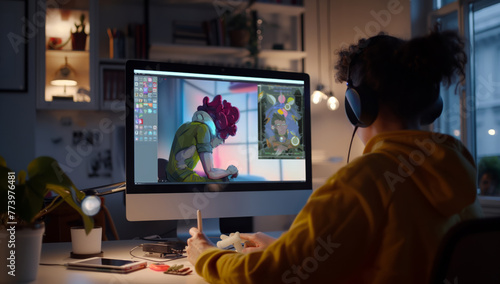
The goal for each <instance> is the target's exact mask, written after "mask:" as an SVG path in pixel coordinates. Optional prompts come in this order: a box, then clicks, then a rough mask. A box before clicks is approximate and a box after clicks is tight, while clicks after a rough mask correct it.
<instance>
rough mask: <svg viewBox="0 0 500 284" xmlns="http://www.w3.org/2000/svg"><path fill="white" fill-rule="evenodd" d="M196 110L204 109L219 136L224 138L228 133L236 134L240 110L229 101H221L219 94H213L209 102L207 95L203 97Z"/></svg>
mask: <svg viewBox="0 0 500 284" xmlns="http://www.w3.org/2000/svg"><path fill="white" fill-rule="evenodd" d="M198 110H202V111H206V112H207V113H208V114H209V115H210V117H212V119H213V121H214V123H215V127H216V128H217V133H218V134H219V136H220V138H222V139H224V140H226V139H227V138H228V137H229V135H231V136H234V135H236V130H237V129H238V128H237V127H236V122H238V120H239V118H240V111H239V110H238V108H237V107H234V106H232V105H231V103H230V102H228V101H226V100H224V101H223V100H222V96H221V95H217V96H215V97H214V99H213V100H212V101H211V102H210V99H209V98H208V97H204V98H203V105H201V106H198Z"/></svg>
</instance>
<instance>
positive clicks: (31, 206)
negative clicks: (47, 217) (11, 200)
mask: <svg viewBox="0 0 500 284" xmlns="http://www.w3.org/2000/svg"><path fill="white" fill-rule="evenodd" d="M44 196H45V195H44V194H43V192H41V191H39V190H37V189H34V188H33V187H32V186H31V184H30V183H29V181H28V182H27V183H26V184H24V185H17V186H16V214H17V216H18V217H19V219H21V220H23V221H25V222H28V223H33V222H34V221H35V220H34V217H35V216H36V215H37V214H38V212H40V211H41V210H42V208H43V198H44Z"/></svg>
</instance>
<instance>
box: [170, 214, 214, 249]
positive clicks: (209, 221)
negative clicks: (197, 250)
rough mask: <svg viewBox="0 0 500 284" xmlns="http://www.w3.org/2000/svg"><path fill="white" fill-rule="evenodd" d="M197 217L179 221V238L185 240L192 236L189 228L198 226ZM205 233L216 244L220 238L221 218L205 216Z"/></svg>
mask: <svg viewBox="0 0 500 284" xmlns="http://www.w3.org/2000/svg"><path fill="white" fill-rule="evenodd" d="M197 226H198V224H197V221H196V219H184V220H178V221H177V238H178V239H180V240H181V241H183V242H186V241H187V239H189V238H190V237H191V235H190V234H189V229H191V228H192V227H197ZM203 233H204V234H205V235H206V236H207V237H208V238H209V240H211V241H212V242H213V243H214V244H215V243H217V241H218V240H220V235H221V232H220V219H219V218H203Z"/></svg>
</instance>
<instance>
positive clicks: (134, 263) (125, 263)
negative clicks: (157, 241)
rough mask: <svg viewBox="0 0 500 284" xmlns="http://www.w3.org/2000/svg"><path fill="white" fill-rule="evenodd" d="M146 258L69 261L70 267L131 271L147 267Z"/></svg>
mask: <svg viewBox="0 0 500 284" xmlns="http://www.w3.org/2000/svg"><path fill="white" fill-rule="evenodd" d="M146 266H147V261H145V260H130V259H118V258H107V257H92V258H88V259H84V260H79V261H74V262H69V263H67V267H68V268H69V269H79V270H90V271H101V272H114V273H129V272H132V271H136V270H139V269H143V268H146Z"/></svg>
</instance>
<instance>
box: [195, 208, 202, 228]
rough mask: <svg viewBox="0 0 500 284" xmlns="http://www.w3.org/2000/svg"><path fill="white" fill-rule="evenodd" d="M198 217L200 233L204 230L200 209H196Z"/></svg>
mask: <svg viewBox="0 0 500 284" xmlns="http://www.w3.org/2000/svg"><path fill="white" fill-rule="evenodd" d="M196 218H197V219H198V231H199V232H200V233H202V232H203V224H202V222H201V211H200V210H196Z"/></svg>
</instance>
